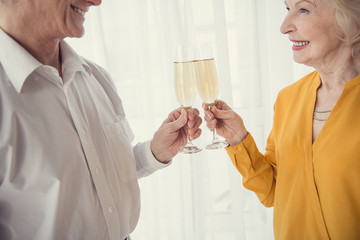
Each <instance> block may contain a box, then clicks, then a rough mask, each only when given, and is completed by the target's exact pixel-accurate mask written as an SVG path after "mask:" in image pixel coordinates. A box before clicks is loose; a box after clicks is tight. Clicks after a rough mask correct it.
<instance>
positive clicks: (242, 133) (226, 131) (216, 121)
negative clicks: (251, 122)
mask: <svg viewBox="0 0 360 240" xmlns="http://www.w3.org/2000/svg"><path fill="white" fill-rule="evenodd" d="M203 108H204V111H205V117H204V120H205V121H206V126H207V127H208V128H209V129H210V130H214V128H216V133H217V134H219V135H220V136H222V137H224V138H225V139H226V141H227V142H228V143H229V144H230V145H231V146H235V145H237V144H239V143H241V142H242V141H243V140H244V139H245V138H246V137H247V135H248V132H247V130H246V128H245V126H244V122H243V120H242V118H241V117H240V116H239V115H238V114H237V113H236V112H234V111H233V110H232V109H231V108H230V107H229V106H228V105H227V104H226V103H225V102H224V101H221V100H216V101H215V103H214V104H206V103H203Z"/></svg>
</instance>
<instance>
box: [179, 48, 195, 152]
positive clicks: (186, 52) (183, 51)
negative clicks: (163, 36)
mask: <svg viewBox="0 0 360 240" xmlns="http://www.w3.org/2000/svg"><path fill="white" fill-rule="evenodd" d="M193 51H194V48H193V47H191V46H180V47H178V48H177V52H176V58H175V62H174V70H175V71H174V73H175V93H176V98H177V100H178V102H179V103H180V104H181V106H182V107H184V108H185V109H186V110H187V111H192V105H193V103H194V101H195V96H196V80H195V78H196V75H195V61H194V60H193V56H194V54H193ZM200 151H201V148H199V147H197V146H195V145H193V143H192V142H191V140H190V139H189V137H188V142H187V144H186V145H185V146H184V147H182V148H181V149H180V152H182V153H187V154H192V153H197V152H200Z"/></svg>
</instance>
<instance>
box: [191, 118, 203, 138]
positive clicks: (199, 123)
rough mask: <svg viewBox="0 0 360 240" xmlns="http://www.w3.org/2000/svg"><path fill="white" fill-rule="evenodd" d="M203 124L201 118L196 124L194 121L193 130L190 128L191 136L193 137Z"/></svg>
mask: <svg viewBox="0 0 360 240" xmlns="http://www.w3.org/2000/svg"><path fill="white" fill-rule="evenodd" d="M201 123H202V119H201V118H198V119H197V121H196V122H195V121H194V124H193V126H192V127H191V128H190V127H189V130H188V132H189V135H193V134H194V133H195V132H196V130H197V129H199V127H200V125H201Z"/></svg>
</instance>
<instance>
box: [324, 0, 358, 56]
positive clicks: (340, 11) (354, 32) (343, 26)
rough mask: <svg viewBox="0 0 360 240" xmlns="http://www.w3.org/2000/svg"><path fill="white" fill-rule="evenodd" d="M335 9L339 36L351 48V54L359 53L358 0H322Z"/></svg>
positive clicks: (356, 54)
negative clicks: (340, 34)
mask: <svg viewBox="0 0 360 240" xmlns="http://www.w3.org/2000/svg"><path fill="white" fill-rule="evenodd" d="M323 1H324V2H325V3H327V4H329V5H330V6H331V7H333V8H334V10H335V17H336V21H337V24H338V27H339V30H340V31H341V33H342V34H343V35H342V36H340V38H341V39H342V40H343V41H344V42H345V43H347V44H349V45H350V46H351V48H352V55H353V57H354V58H358V57H359V54H360V0H323Z"/></svg>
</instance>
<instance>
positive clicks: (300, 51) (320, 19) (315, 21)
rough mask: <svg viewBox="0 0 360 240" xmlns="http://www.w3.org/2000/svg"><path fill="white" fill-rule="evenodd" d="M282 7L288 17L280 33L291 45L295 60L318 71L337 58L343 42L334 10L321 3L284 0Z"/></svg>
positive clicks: (314, 0)
mask: <svg viewBox="0 0 360 240" xmlns="http://www.w3.org/2000/svg"><path fill="white" fill-rule="evenodd" d="M285 5H286V8H287V10H288V14H287V16H286V18H285V19H284V22H283V23H282V25H281V28H280V30H281V32H282V33H283V34H288V35H289V39H290V41H291V42H292V43H293V46H292V50H293V57H294V61H295V62H297V63H302V64H306V65H308V66H312V67H315V68H317V67H318V66H322V64H324V63H327V62H328V61H331V60H332V59H334V58H336V56H337V54H338V53H339V52H340V51H341V46H342V45H343V42H342V41H341V40H340V39H339V38H338V36H339V30H337V27H336V20H335V11H334V9H332V8H330V7H329V6H328V5H326V4H325V3H324V1H323V0H318V1H316V0H286V1H285Z"/></svg>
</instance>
